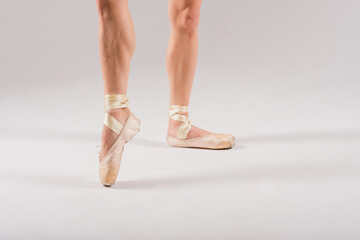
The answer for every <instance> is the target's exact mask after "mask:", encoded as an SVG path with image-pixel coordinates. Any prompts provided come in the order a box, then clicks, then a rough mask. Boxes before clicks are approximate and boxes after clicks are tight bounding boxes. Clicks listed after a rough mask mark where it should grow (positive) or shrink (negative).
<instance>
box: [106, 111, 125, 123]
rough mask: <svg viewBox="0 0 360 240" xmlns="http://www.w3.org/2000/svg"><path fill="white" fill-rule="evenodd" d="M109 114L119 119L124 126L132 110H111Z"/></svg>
mask: <svg viewBox="0 0 360 240" xmlns="http://www.w3.org/2000/svg"><path fill="white" fill-rule="evenodd" d="M107 113H108V114H110V115H111V116H112V117H114V118H115V119H117V120H118V121H119V122H121V123H122V124H124V123H125V122H126V120H127V118H128V116H129V114H130V109H129V108H128V107H126V108H116V109H110V110H108V111H107Z"/></svg>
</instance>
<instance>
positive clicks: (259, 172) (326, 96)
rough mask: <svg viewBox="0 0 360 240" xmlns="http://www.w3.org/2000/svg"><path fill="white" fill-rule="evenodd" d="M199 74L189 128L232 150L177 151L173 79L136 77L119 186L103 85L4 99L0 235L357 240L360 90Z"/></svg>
mask: <svg viewBox="0 0 360 240" xmlns="http://www.w3.org/2000/svg"><path fill="white" fill-rule="evenodd" d="M201 69H202V68H200V70H199V72H198V75H197V80H196V82H195V85H194V90H193V96H192V100H191V104H192V105H191V107H190V111H191V120H192V122H193V124H194V125H198V126H201V127H203V128H206V129H209V130H212V131H215V132H229V133H232V134H234V135H235V136H236V138H237V143H236V146H235V147H234V149H232V150H228V151H207V150H198V149H181V148H171V147H168V146H167V144H166V142H165V134H166V124H167V103H168V102H167V99H168V95H167V94H168V92H167V80H166V77H165V73H164V72H156V71H155V72H151V70H150V68H149V69H147V68H144V69H139V71H138V72H136V71H135V72H134V73H132V76H131V78H132V80H131V82H130V85H129V94H128V95H129V97H130V104H131V107H132V110H133V111H134V113H135V114H136V115H137V116H138V117H139V118H140V119H141V120H142V129H141V132H140V134H139V135H138V136H137V137H135V138H134V139H133V141H132V142H130V143H128V144H127V145H126V149H125V152H124V155H123V159H124V160H123V163H122V166H121V170H120V174H119V177H118V182H117V183H116V184H115V185H114V186H113V187H111V188H104V187H103V186H102V185H101V184H100V183H99V181H98V175H97V171H98V169H97V168H98V162H97V151H98V149H97V148H96V146H97V145H98V144H99V139H100V128H101V121H102V89H101V84H100V82H99V76H95V77H89V78H87V79H72V80H68V81H62V80H59V81H58V84H57V85H56V84H54V81H52V82H51V83H49V84H46V82H44V84H42V85H39V86H31V85H30V83H29V84H28V85H26V83H24V84H25V88H24V87H22V88H21V90H19V88H18V86H17V85H16V84H14V85H13V86H8V87H7V89H6V90H5V89H2V90H1V96H0V100H1V102H0V108H1V119H0V123H1V125H0V132H1V135H0V146H1V156H0V159H1V168H0V187H1V190H0V199H1V200H0V201H1V204H0V239H4V240H5V239H6V240H7V239H17V240H19V239H87V240H90V239H107V240H110V239H124V240H125V239H157V240H159V239H167V240H168V239H182V240H184V239H196V240H199V239H206V240H208V239H246V240H250V239H259V240H260V239H276V240H279V239H286V240H288V239H299V240H300V239H301V240H304V239H317V240H318V239H327V240H329V239H346V240H351V239H359V238H360V231H359V228H358V227H359V223H360V207H359V202H360V191H359V183H360V175H359V173H360V145H359V143H360V115H359V102H360V97H359V94H358V87H357V88H354V87H352V86H351V85H346V84H345V85H341V83H338V82H336V81H331V80H329V79H327V78H326V77H323V78H319V79H317V81H314V79H312V78H308V77H306V76H305V77H304V76H302V77H297V78H289V76H285V75H284V76H274V75H273V76H272V77H271V75H268V73H267V72H263V73H259V71H257V70H256V69H248V70H247V71H241V72H243V73H242V74H234V73H232V74H231V72H229V71H228V69H222V70H221V69H220V70H219V69H217V70H216V71H208V72H207V71H202V70H201ZM233 70H234V69H233ZM159 71H160V70H159ZM216 72H218V73H219V74H218V75H216ZM239 72H240V71H239ZM220 73H222V74H224V73H225V75H220ZM150 76H153V77H150ZM264 79H267V80H266V81H264ZM220 81H223V82H222V83H223V84H219V83H220Z"/></svg>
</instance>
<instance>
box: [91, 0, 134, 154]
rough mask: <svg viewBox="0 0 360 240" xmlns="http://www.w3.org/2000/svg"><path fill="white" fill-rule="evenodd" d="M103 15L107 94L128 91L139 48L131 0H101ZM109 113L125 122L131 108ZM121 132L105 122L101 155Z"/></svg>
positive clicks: (101, 40)
mask: <svg viewBox="0 0 360 240" xmlns="http://www.w3.org/2000/svg"><path fill="white" fill-rule="evenodd" d="M96 3H97V9H98V15H99V50H100V61H101V68H102V73H103V81H104V90H105V94H124V95H126V92H127V83H128V77H129V71H130V60H131V57H132V55H133V53H134V50H135V30H134V26H133V22H132V19H131V16H130V12H129V8H128V0H97V1H96ZM108 113H109V114H110V115H111V116H113V117H115V118H116V119H117V120H118V121H120V122H121V123H125V121H126V119H127V117H128V115H129V113H130V110H129V109H128V108H119V109H112V110H110V111H108ZM116 137H117V134H116V133H114V132H113V131H111V130H110V129H109V128H108V127H106V126H104V128H103V132H102V141H101V142H102V144H101V156H100V157H102V156H103V155H104V154H105V153H106V152H107V151H108V149H109V148H110V146H111V145H112V144H113V142H114V140H115V139H116Z"/></svg>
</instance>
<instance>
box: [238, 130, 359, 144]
mask: <svg viewBox="0 0 360 240" xmlns="http://www.w3.org/2000/svg"><path fill="white" fill-rule="evenodd" d="M303 141H360V131H358V130H354V131H313V132H306V131H304V132H293V133H282V134H269V135H266V134H265V135H254V136H249V137H238V138H237V142H239V143H245V144H247V143H267V142H271V143H276V142H303Z"/></svg>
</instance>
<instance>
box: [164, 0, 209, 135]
mask: <svg viewBox="0 0 360 240" xmlns="http://www.w3.org/2000/svg"><path fill="white" fill-rule="evenodd" d="M200 7H201V0H169V18H170V23H171V36H170V40H169V46H168V52H167V64H166V65H167V72H168V78H169V84H170V105H182V106H188V105H189V100H190V94H191V88H192V83H193V80H194V75H195V70H196V62H197V55H198V24H199V17H200ZM183 114H184V115H187V113H183ZM181 124H182V122H180V121H176V120H173V119H170V120H169V128H168V135H170V136H176V130H177V128H178V127H179V126H180V125H181ZM208 134H209V132H207V131H205V130H202V129H200V128H197V127H195V126H193V127H192V128H191V130H190V132H189V133H188V135H187V138H194V137H201V136H205V135H208Z"/></svg>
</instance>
